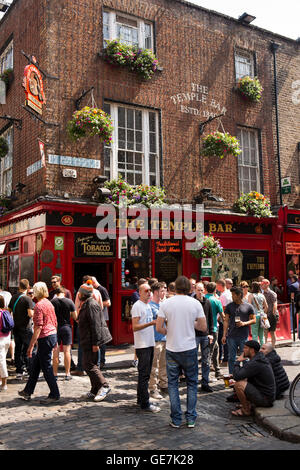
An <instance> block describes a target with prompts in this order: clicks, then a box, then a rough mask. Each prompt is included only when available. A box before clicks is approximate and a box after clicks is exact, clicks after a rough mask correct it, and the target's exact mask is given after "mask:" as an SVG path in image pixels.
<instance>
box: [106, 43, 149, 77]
mask: <svg viewBox="0 0 300 470" xmlns="http://www.w3.org/2000/svg"><path fill="white" fill-rule="evenodd" d="M103 57H104V60H106V62H108V63H109V64H111V65H118V66H125V67H128V68H129V70H131V71H132V72H135V73H137V74H138V75H139V76H140V77H141V78H144V79H145V80H149V79H150V78H151V77H152V76H153V74H154V73H155V72H156V70H157V69H158V60H157V58H156V57H155V55H154V54H153V52H152V51H151V50H150V49H141V48H139V47H137V46H131V45H128V44H123V43H121V42H120V41H118V40H116V39H114V40H112V41H106V49H105V50H104V55H103Z"/></svg>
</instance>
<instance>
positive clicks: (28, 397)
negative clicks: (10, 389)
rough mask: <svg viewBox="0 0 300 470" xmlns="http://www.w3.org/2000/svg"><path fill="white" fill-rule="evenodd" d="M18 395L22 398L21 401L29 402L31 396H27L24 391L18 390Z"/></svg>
mask: <svg viewBox="0 0 300 470" xmlns="http://www.w3.org/2000/svg"><path fill="white" fill-rule="evenodd" d="M18 395H19V396H20V398H22V400H25V401H29V400H31V395H28V393H26V392H25V391H24V390H20V392H18Z"/></svg>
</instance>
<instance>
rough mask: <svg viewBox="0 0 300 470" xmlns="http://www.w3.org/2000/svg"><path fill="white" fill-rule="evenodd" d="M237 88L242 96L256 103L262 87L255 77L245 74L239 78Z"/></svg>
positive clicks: (259, 97)
mask: <svg viewBox="0 0 300 470" xmlns="http://www.w3.org/2000/svg"><path fill="white" fill-rule="evenodd" d="M237 89H238V91H239V92H240V93H241V95H242V96H244V97H246V98H247V99H249V100H250V101H253V102H255V103H258V102H259V101H260V100H261V97H262V92H263V87H262V85H261V83H260V81H259V80H258V78H257V77H254V78H251V77H249V76H245V77H242V78H240V79H239V81H238V83H237Z"/></svg>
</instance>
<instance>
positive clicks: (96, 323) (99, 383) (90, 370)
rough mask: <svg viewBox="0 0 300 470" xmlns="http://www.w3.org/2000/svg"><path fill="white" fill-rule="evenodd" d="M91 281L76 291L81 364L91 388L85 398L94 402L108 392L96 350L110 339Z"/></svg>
mask: <svg viewBox="0 0 300 470" xmlns="http://www.w3.org/2000/svg"><path fill="white" fill-rule="evenodd" d="M93 291H94V289H93V282H92V280H91V279H88V280H87V281H86V283H85V284H83V285H82V286H80V288H79V291H78V296H79V300H80V302H81V307H80V312H79V317H78V329H79V336H80V345H81V349H82V366H83V369H84V370H85V371H86V373H87V375H88V376H89V379H90V381H91V390H90V392H89V393H88V394H87V395H86V398H89V399H93V400H94V401H95V402H100V401H102V400H104V398H105V397H106V396H107V394H108V393H109V392H110V388H109V385H108V383H107V381H106V379H105V378H104V377H103V374H102V372H101V371H100V369H99V367H98V352H99V349H100V347H101V346H102V344H106V343H108V342H110V341H111V339H112V337H111V334H110V332H109V330H108V328H107V325H106V322H105V319H104V315H103V311H102V309H101V307H100V305H99V303H98V302H97V301H96V300H95V299H94V298H93Z"/></svg>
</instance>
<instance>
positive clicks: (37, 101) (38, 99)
mask: <svg viewBox="0 0 300 470" xmlns="http://www.w3.org/2000/svg"><path fill="white" fill-rule="evenodd" d="M23 87H24V89H25V95H26V102H25V104H26V106H29V107H30V108H31V109H33V110H34V111H36V112H37V113H38V114H42V111H43V105H44V104H45V102H46V99H45V93H44V82H43V77H42V74H41V72H40V71H39V69H38V68H37V67H36V66H35V65H34V64H29V65H27V67H25V70H24V79H23Z"/></svg>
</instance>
